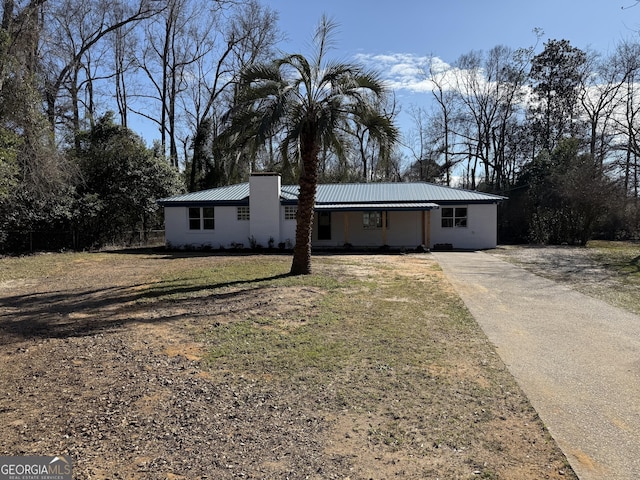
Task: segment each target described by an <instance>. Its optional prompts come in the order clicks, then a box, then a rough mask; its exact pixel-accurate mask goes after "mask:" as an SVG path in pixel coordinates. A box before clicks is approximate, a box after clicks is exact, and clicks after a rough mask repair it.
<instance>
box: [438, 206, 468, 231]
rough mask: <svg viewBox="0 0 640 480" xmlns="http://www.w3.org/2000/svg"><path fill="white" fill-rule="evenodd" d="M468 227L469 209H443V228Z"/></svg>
mask: <svg viewBox="0 0 640 480" xmlns="http://www.w3.org/2000/svg"><path fill="white" fill-rule="evenodd" d="M466 226H467V207H444V208H443V209H442V228H465V227H466Z"/></svg>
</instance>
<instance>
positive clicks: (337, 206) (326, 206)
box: [315, 202, 440, 212]
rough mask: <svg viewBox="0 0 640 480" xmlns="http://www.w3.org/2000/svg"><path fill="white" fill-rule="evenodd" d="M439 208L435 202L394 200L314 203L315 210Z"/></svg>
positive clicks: (359, 210) (360, 210) (358, 210)
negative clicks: (384, 201) (391, 201)
mask: <svg viewBox="0 0 640 480" xmlns="http://www.w3.org/2000/svg"><path fill="white" fill-rule="evenodd" d="M437 208H440V205H438V204H437V203H428V202H395V203H316V207H315V209H316V210H332V211H335V210H341V211H357V212H362V211H367V210H387V211H389V210H403V211H406V210H433V209H437Z"/></svg>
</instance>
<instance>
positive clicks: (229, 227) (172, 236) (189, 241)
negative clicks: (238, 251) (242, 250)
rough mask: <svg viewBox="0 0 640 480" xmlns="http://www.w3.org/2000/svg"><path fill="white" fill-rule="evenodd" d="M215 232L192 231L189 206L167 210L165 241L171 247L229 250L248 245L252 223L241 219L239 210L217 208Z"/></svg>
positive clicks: (234, 208)
mask: <svg viewBox="0 0 640 480" xmlns="http://www.w3.org/2000/svg"><path fill="white" fill-rule="evenodd" d="M214 218H215V228H214V229H213V230H189V208H188V207H165V208H164V223H165V241H166V243H167V245H170V246H172V247H177V248H180V247H185V246H187V245H189V246H193V247H204V246H208V247H211V248H220V247H221V246H222V247H225V248H230V247H231V246H232V245H231V244H232V243H242V244H244V246H245V247H248V246H249V236H250V233H249V222H248V221H247V220H238V210H237V207H214ZM265 245H266V244H265Z"/></svg>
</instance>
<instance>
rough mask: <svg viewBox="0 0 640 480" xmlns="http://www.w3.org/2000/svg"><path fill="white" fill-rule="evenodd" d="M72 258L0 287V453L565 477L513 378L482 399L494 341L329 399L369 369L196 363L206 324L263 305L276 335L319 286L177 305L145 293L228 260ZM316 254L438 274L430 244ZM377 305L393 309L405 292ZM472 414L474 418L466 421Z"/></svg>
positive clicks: (191, 470) (210, 472) (361, 266)
mask: <svg viewBox="0 0 640 480" xmlns="http://www.w3.org/2000/svg"><path fill="white" fill-rule="evenodd" d="M70 258H73V257H70ZM73 261H74V262H75V263H76V264H77V265H78V266H79V268H74V269H72V270H70V271H71V272H72V274H60V275H51V276H47V277H41V278H37V279H29V281H10V282H3V284H2V286H1V287H0V299H1V303H0V323H1V324H2V328H3V334H2V336H1V337H0V419H1V422H0V454H2V455H45V454H48V455H49V454H50V455H53V454H67V455H71V456H72V457H73V458H74V460H75V463H74V478H77V479H107V478H109V479H113V478H127V479H168V478H172V479H197V478H201V479H204V478H210V479H211V478H215V479H226V478H229V479H231V478H255V479H258V478H260V479H272V478H282V479H284V478H291V479H294V478H295V479H298V478H309V479H318V480H319V479H338V478H339V479H347V478H349V479H352V480H356V479H367V480H368V479H376V480H383V479H388V478H396V477H398V478H415V479H424V478H436V477H439V478H505V479H510V480H525V479H526V480H529V479H531V480H532V479H540V478H556V479H557V478H574V477H573V475H572V473H571V472H570V470H569V469H568V468H566V467H565V464H564V462H563V458H562V456H561V455H560V454H559V451H558V449H557V447H556V446H555V444H554V443H553V441H552V440H551V439H550V437H549V436H548V435H547V434H546V432H545V431H544V429H543V428H542V426H541V424H540V422H539V420H538V419H537V417H536V415H535V412H533V411H532V410H531V408H530V406H529V405H528V402H527V401H526V398H524V396H523V395H522V393H521V392H518V391H513V390H511V391H509V390H508V389H507V388H505V389H504V391H501V392H500V395H499V396H498V397H497V398H496V397H494V396H492V395H489V392H490V387H491V386H492V385H494V384H495V382H500V381H502V379H504V380H505V382H506V381H508V380H509V379H508V378H507V376H506V374H505V369H504V367H503V365H502V364H501V363H500V361H499V359H498V357H497V355H491V354H487V356H486V359H483V360H482V361H481V362H478V361H477V359H476V357H474V356H471V355H469V356H468V360H467V361H465V357H464V355H462V356H461V357H460V359H458V358H457V357H456V363H457V367H456V368H454V369H452V368H448V367H447V366H446V365H447V363H446V362H444V361H443V363H441V364H429V365H426V364H425V366H424V375H422V376H421V378H419V379H413V380H412V379H411V378H409V377H408V376H407V377H405V376H403V371H402V366H395V367H394V366H391V365H388V364H386V363H384V362H380V361H377V362H376V363H375V365H374V367H375V368H370V369H369V370H365V375H370V376H371V377H373V376H376V378H378V377H380V378H384V379H385V382H388V384H389V391H387V392H383V394H381V396H380V398H374V399H371V398H367V399H366V401H364V400H363V401H362V402H360V403H358V402H352V404H350V405H346V404H345V406H344V408H343V409H342V410H340V408H336V407H335V406H336V405H339V401H338V400H339V397H340V391H341V390H345V389H349V388H350V385H351V383H350V382H353V385H363V386H364V388H367V381H366V379H363V378H356V377H354V378H351V377H350V375H351V374H352V372H350V371H346V372H344V373H343V374H342V375H341V376H338V377H336V379H335V382H334V383H332V384H327V385H314V386H309V388H307V389H305V388H301V387H300V386H299V385H298V386H297V387H295V388H293V387H290V386H289V384H288V383H287V382H286V381H284V382H283V381H282V380H281V379H277V378H276V375H273V377H269V376H268V375H265V376H264V377H259V378H258V377H253V376H251V375H240V376H238V375H236V374H234V373H233V372H229V371H225V370H224V369H212V368H208V366H207V363H206V355H207V351H208V346H207V344H206V341H205V340H204V334H205V333H206V331H207V329H211V328H217V326H219V325H224V324H228V323H231V322H238V321H245V320H247V319H252V318H259V319H261V321H262V322H265V323H264V325H262V326H263V327H264V328H265V329H281V330H282V331H283V332H285V331H286V330H287V329H290V328H295V327H296V325H299V324H301V323H304V322H305V321H308V319H309V318H313V317H314V315H315V314H316V313H317V311H318V309H319V303H320V302H321V301H322V299H323V297H324V295H325V293H326V292H325V291H324V290H323V288H322V287H309V286H304V287H301V286H296V285H290V286H281V287H278V288H274V287H272V286H260V285H257V286H255V287H251V288H246V287H242V286H236V285H232V284H230V285H229V286H227V287H225V288H222V289H219V290H218V291H215V292H213V291H210V290H207V289H206V288H202V289H198V290H194V289H187V290H184V289H182V290H181V288H182V287H179V286H178V287H175V286H174V287H173V290H172V291H174V292H179V293H180V294H181V296H180V297H179V301H177V300H175V299H172V298H171V297H168V298H167V299H163V300H158V301H155V300H154V301H148V299H149V294H150V292H151V293H154V294H155V290H154V288H156V287H157V285H158V282H159V278H161V277H162V275H161V273H162V272H165V273H166V272H167V271H181V269H184V268H186V267H190V266H191V267H193V268H201V267H202V265H203V264H207V265H209V266H215V265H217V262H227V261H229V260H228V259H226V258H224V257H222V258H215V257H212V258H206V259H202V258H197V257H194V258H189V257H186V258H167V259H163V258H160V257H144V256H131V257H130V258H126V257H117V258H116V256H114V257H113V258H109V257H95V261H94V260H93V259H89V260H87V259H80V260H73ZM318 268H319V269H320V270H322V271H323V272H333V274H335V275H336V277H340V276H345V275H347V273H345V272H348V276H353V277H356V278H360V279H362V280H367V279H370V278H374V277H375V278H376V281H378V282H381V283H385V282H388V283H389V284H391V283H393V282H394V281H396V279H397V278H410V279H411V281H412V282H420V284H421V285H423V286H424V289H425V290H427V291H428V289H429V288H432V287H433V286H434V285H438V286H439V287H440V288H445V289H446V288H449V286H448V284H447V283H446V282H445V281H444V280H443V278H442V273H441V272H440V271H439V269H438V267H437V264H436V263H435V262H434V261H433V259H431V258H430V257H429V256H426V255H425V256H413V257H411V258H409V257H403V256H391V255H389V256H386V255H385V256H375V255H374V256H353V257H347V256H345V257H341V258H340V260H339V261H336V262H331V261H327V262H322V263H321V264H320V265H319V266H318ZM158 288H159V287H158ZM386 301H388V302H389V303H390V304H392V305H393V306H394V308H396V306H397V308H401V307H403V306H405V304H408V305H414V304H415V303H416V302H417V299H416V298H415V297H412V296H410V295H407V296H404V295H402V294H400V295H393V296H389V297H388V298H386ZM265 319H266V320H265ZM269 319H274V320H275V321H274V322H273V323H270V322H269V321H268V320H269ZM445 340H446V339H442V340H440V341H439V342H440V344H439V345H438V348H441V349H444V348H445V347H446V341H445ZM449 340H450V341H451V342H452V343H454V342H455V341H457V340H456V339H454V338H451V339H449ZM474 342H475V343H473V344H469V346H468V348H469V349H473V348H475V347H477V348H482V349H487V351H489V350H488V346H487V342H486V340H484V339H478V340H474ZM483 351H484V350H483ZM360 374H361V373H358V375H360ZM353 375H356V374H355V373H353ZM496 379H497V380H496ZM291 383H292V384H293V382H291ZM425 386H428V388H429V389H430V390H429V392H431V393H430V394H429V395H431V396H427V397H425V396H424V391H425ZM445 386H446V388H445ZM394 388H395V389H398V390H402V392H403V396H402V397H396V396H394V390H393V389H394ZM452 392H453V393H452ZM351 395H353V396H354V398H357V395H358V392H351ZM367 402H369V403H367ZM371 402H373V403H371ZM354 405H355V406H354ZM367 405H375V408H371V409H369V410H367ZM455 425H464V428H460V429H458V430H456V427H455ZM473 425H477V428H482V429H484V431H483V432H481V434H480V435H475V434H473V435H472V433H473V429H474V427H473ZM449 430H456V431H462V432H465V433H464V434H461V436H460V437H459V438H450V437H449V436H448V432H449ZM477 438H479V439H481V442H482V444H481V445H480V444H476V445H474V444H473V441H474V440H473V439H477ZM514 459H518V460H517V461H515V460H514ZM460 471H465V472H467V475H466V476H464V477H461V476H460V474H459V472H460Z"/></svg>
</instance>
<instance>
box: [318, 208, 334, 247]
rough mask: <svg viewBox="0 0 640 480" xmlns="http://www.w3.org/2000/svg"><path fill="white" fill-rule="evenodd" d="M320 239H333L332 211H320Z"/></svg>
mask: <svg viewBox="0 0 640 480" xmlns="http://www.w3.org/2000/svg"><path fill="white" fill-rule="evenodd" d="M318 240H331V212H318Z"/></svg>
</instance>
